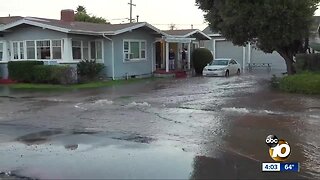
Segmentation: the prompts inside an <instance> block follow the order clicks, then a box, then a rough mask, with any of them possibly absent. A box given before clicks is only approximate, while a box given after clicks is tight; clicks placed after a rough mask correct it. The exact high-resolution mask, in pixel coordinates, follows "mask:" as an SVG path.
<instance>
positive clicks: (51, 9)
mask: <svg viewBox="0 0 320 180" xmlns="http://www.w3.org/2000/svg"><path fill="white" fill-rule="evenodd" d="M129 1H130V0H0V16H8V15H9V14H10V15H11V16H34V17H44V18H53V19H59V18H60V10H61V9H74V10H75V9H76V7H77V6H78V5H83V6H85V7H86V8H87V12H89V13H91V14H94V15H96V16H101V17H104V18H106V19H108V20H109V21H110V22H112V23H121V22H127V20H125V18H129V5H128V2H129ZM133 3H134V4H136V5H137V6H136V7H134V8H133V17H136V15H139V16H140V18H139V21H146V22H148V23H150V24H153V25H155V26H156V27H158V28H160V29H168V28H169V24H176V25H177V27H178V28H190V27H191V24H193V25H194V28H198V29H201V30H202V29H204V28H205V27H206V25H205V24H204V18H203V13H202V11H201V10H199V9H198V7H197V6H195V0H133ZM115 19H122V20H115Z"/></svg>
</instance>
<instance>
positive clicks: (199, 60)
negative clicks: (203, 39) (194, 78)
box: [192, 48, 213, 74]
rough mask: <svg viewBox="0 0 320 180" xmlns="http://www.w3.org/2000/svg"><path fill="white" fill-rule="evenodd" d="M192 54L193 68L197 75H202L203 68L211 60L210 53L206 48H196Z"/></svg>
mask: <svg viewBox="0 0 320 180" xmlns="http://www.w3.org/2000/svg"><path fill="white" fill-rule="evenodd" d="M192 54H193V55H192V62H193V67H194V69H195V71H196V73H197V74H202V71H203V68H204V67H206V65H207V64H209V63H210V62H211V61H212V60H213V56H212V53H211V51H210V50H208V49H206V48H198V49H195V50H194V51H193V53H192Z"/></svg>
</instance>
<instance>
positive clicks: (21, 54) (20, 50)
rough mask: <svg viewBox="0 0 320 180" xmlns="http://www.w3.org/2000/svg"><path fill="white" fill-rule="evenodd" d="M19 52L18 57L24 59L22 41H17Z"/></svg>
mask: <svg viewBox="0 0 320 180" xmlns="http://www.w3.org/2000/svg"><path fill="white" fill-rule="evenodd" d="M19 47H20V49H19V52H20V53H19V54H20V59H24V43H23V42H19Z"/></svg>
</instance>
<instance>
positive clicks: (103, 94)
mask: <svg viewBox="0 0 320 180" xmlns="http://www.w3.org/2000/svg"><path fill="white" fill-rule="evenodd" d="M268 79H270V78H269V77H267V76H265V75H255V76H253V75H242V76H240V77H230V78H203V77H195V78H189V79H160V80H146V81H142V82H138V83H134V84H128V85H122V86H115V87H109V88H101V89H95V90H81V91H74V92H26V91H23V92H18V91H15V92H14V91H13V92H12V91H10V90H8V89H6V88H5V87H2V88H1V94H0V179H1V178H9V177H12V178H21V179H29V178H30V179H70V178H73V179H102V178H104V179H105V178H112V179H115V178H121V179H123V178H135V179H150V178H153V179H154V178H157V179H163V178H175V179H177V178H179V179H188V178H192V179H200V178H210V179H212V178H216V179H221V178H255V179H256V178H270V179H275V178H284V179H288V178H291V179H297V178H299V179H319V178H320V133H319V129H320V97H317V96H304V95H292V94H284V93H280V92H275V91H273V90H270V88H269V84H268V81H267V80H268ZM270 134H274V135H276V136H277V137H279V138H282V139H285V140H286V141H287V142H289V144H290V146H291V156H290V157H289V160H288V161H289V162H300V165H301V169H300V173H262V172H261V163H262V162H273V160H272V159H271V158H270V157H269V153H268V147H267V145H266V144H265V139H266V137H267V136H268V135H270Z"/></svg>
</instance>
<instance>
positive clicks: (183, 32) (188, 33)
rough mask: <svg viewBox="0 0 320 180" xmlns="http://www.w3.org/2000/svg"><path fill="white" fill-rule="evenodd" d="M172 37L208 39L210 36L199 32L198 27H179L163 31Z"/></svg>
mask: <svg viewBox="0 0 320 180" xmlns="http://www.w3.org/2000/svg"><path fill="white" fill-rule="evenodd" d="M163 32H164V33H166V34H168V35H169V36H172V37H179V38H194V37H195V38H197V39H199V40H210V39H211V38H210V37H209V36H207V35H206V34H205V33H203V32H201V31H200V30H199V29H179V30H167V31H163Z"/></svg>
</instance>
